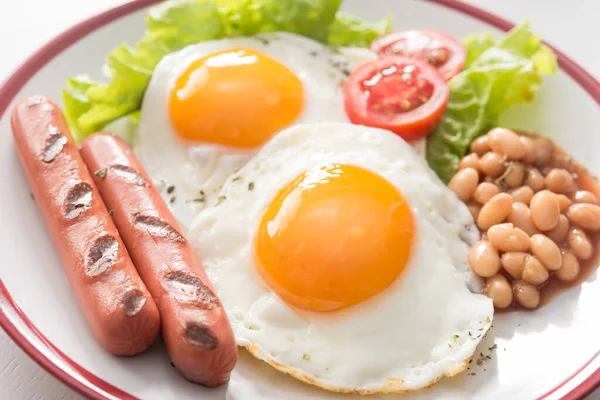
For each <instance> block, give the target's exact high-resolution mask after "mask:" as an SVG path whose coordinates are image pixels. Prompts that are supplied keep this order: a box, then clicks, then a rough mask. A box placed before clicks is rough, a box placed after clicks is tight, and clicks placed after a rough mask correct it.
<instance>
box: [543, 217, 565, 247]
mask: <svg viewBox="0 0 600 400" xmlns="http://www.w3.org/2000/svg"><path fill="white" fill-rule="evenodd" d="M569 226H570V225H569V219H568V218H567V217H566V216H564V215H563V214H560V216H559V217H558V224H557V225H556V228H554V229H552V230H551V231H548V232H546V236H548V237H549V238H550V239H552V241H553V242H554V243H556V244H558V245H560V244H562V243H564V242H565V241H566V240H567V235H568V234H569Z"/></svg>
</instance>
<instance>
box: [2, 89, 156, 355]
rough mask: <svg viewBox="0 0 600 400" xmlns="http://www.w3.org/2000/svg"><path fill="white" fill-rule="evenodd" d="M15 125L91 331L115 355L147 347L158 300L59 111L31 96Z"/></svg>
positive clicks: (21, 150)
mask: <svg viewBox="0 0 600 400" xmlns="http://www.w3.org/2000/svg"><path fill="white" fill-rule="evenodd" d="M11 125H12V132H13V137H14V141H15V144H16V147H17V152H18V154H19V158H20V159H21V164H22V165H23V168H24V169H25V175H26V176H27V180H28V181H29V186H30V187H31V191H32V193H33V195H34V197H35V199H36V202H37V204H38V207H39V208H40V211H41V213H42V216H43V218H44V221H45V223H46V227H47V228H48V231H49V232H50V235H51V237H52V240H53V242H54V246H55V248H56V250H57V251H58V254H59V256H60V259H61V261H62V265H63V269H64V271H65V273H66V275H67V278H68V280H69V283H70V285H71V289H72V291H73V293H74V295H75V299H76V300H77V303H78V304H79V308H80V309H81V311H82V313H83V316H84V317H85V319H86V321H87V324H88V325H89V327H90V330H91V331H92V333H93V335H94V336H95V337H96V339H97V340H98V342H100V344H101V345H102V346H104V347H105V348H106V349H107V350H108V351H110V352H111V353H113V354H115V355H120V356H131V355H134V354H137V353H140V352H142V351H144V350H146V349H147V348H148V347H150V345H151V344H152V343H153V342H154V340H155V339H156V337H157V336H158V333H159V331H160V316H159V313H158V309H157V307H156V303H155V302H154V300H153V299H152V296H151V295H150V293H149V292H148V289H146V287H145V286H144V283H143V282H142V279H141V278H140V276H139V275H138V273H137V271H136V270H135V267H134V265H133V263H132V261H131V259H130V258H129V255H128V253H127V250H126V248H125V245H124V244H123V242H122V240H121V237H120V236H119V232H118V231H117V228H116V227H115V224H114V222H113V221H112V218H111V217H110V215H109V213H108V210H107V209H106V207H105V205H104V203H103V202H102V199H101V197H100V194H99V193H98V190H97V189H96V186H95V185H94V182H93V180H92V177H91V176H90V174H89V172H88V170H87V168H86V166H85V164H84V162H83V160H82V159H81V155H80V154H79V151H78V149H77V145H76V144H75V141H74V140H73V138H72V137H71V134H70V132H69V130H68V128H67V125H66V123H65V119H64V117H63V115H62V113H61V111H60V109H59V107H58V106H57V105H56V104H54V103H53V102H52V101H51V100H49V99H46V98H44V97H40V96H33V97H30V98H28V99H25V100H23V101H21V102H20V103H19V104H17V105H16V106H15V108H14V109H13V111H12V115H11Z"/></svg>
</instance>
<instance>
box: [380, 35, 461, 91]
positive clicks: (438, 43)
mask: <svg viewBox="0 0 600 400" xmlns="http://www.w3.org/2000/svg"><path fill="white" fill-rule="evenodd" d="M371 50H373V51H374V52H375V53H377V54H379V55H397V56H406V57H411V58H416V59H419V60H423V61H426V62H428V63H429V64H431V65H433V66H434V67H436V68H437V69H438V70H439V71H440V74H442V76H443V77H444V79H446V80H449V79H450V78H452V77H453V76H454V75H456V74H458V73H459V72H460V71H461V69H462V67H463V65H465V58H466V56H467V51H466V50H465V48H464V46H463V45H462V44H461V43H460V42H459V41H458V40H457V39H455V38H454V37H452V36H450V35H448V34H446V33H443V32H438V31H402V32H392V33H388V34H387V35H383V36H381V37H380V38H378V39H375V40H374V41H373V43H372V44H371Z"/></svg>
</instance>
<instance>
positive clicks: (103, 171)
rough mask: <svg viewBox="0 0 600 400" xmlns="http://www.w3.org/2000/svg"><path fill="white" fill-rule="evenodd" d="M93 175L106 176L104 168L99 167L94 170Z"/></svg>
mask: <svg viewBox="0 0 600 400" xmlns="http://www.w3.org/2000/svg"><path fill="white" fill-rule="evenodd" d="M94 175H95V176H97V177H98V178H106V168H100V169H99V170H98V171H96V172H94Z"/></svg>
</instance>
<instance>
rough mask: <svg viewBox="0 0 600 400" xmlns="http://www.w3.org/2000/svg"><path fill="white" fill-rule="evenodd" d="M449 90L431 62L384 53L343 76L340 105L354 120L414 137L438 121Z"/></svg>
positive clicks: (407, 138) (430, 129)
mask: <svg viewBox="0 0 600 400" xmlns="http://www.w3.org/2000/svg"><path fill="white" fill-rule="evenodd" d="M449 94H450V90H449V89H448V84H447V83H446V81H445V80H444V78H442V76H441V75H440V74H439V72H438V71H437V70H436V69H435V68H434V67H432V66H431V65H429V64H427V63H425V62H423V61H418V60H415V59H412V58H408V57H402V56H384V57H380V58H378V59H376V60H373V61H369V62H367V63H365V64H363V65H361V66H360V67H358V69H356V70H355V71H354V72H352V73H351V74H350V76H349V77H348V78H347V79H346V83H345V84H344V107H345V109H346V114H347V115H348V118H349V119H350V121H351V122H353V123H355V124H360V125H367V126H373V127H376V128H383V129H388V130H390V131H392V132H394V133H396V134H398V135H400V136H401V137H402V138H404V139H405V140H416V139H420V138H422V137H424V136H426V135H428V134H429V133H431V132H432V131H433V129H434V128H435V127H436V126H437V124H438V123H439V122H440V120H441V118H442V115H443V114H444V111H445V110H446V105H447V104H448V96H449Z"/></svg>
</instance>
